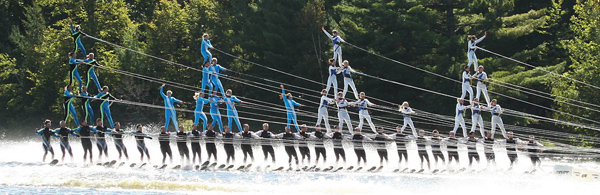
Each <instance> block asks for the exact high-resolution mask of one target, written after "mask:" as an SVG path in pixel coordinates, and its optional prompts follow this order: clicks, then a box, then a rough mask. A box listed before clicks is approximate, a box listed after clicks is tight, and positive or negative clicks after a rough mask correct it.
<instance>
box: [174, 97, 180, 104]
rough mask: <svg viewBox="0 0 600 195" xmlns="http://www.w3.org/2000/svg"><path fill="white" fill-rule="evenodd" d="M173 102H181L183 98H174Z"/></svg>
mask: <svg viewBox="0 0 600 195" xmlns="http://www.w3.org/2000/svg"><path fill="white" fill-rule="evenodd" d="M173 102H175V103H181V100H178V99H177V98H173Z"/></svg>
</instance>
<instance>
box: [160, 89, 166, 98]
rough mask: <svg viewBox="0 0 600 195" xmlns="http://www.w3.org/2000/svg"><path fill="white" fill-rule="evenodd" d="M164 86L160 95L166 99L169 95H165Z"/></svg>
mask: <svg viewBox="0 0 600 195" xmlns="http://www.w3.org/2000/svg"><path fill="white" fill-rule="evenodd" d="M163 88H164V87H160V95H161V96H162V97H163V99H166V98H167V96H166V95H165V93H164V92H163Z"/></svg>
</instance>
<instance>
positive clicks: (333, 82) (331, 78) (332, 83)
mask: <svg viewBox="0 0 600 195" xmlns="http://www.w3.org/2000/svg"><path fill="white" fill-rule="evenodd" d="M331 86H333V96H334V97H335V98H337V88H338V83H337V78H336V76H335V75H330V76H329V78H328V79H327V88H325V91H327V93H329V89H330V88H331Z"/></svg>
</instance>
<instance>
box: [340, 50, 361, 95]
mask: <svg viewBox="0 0 600 195" xmlns="http://www.w3.org/2000/svg"><path fill="white" fill-rule="evenodd" d="M355 73H357V72H356V71H354V69H352V68H351V67H350V65H349V63H348V60H344V68H343V69H342V75H343V76H344V94H343V96H342V97H345V96H346V93H347V92H348V86H350V87H351V88H352V91H353V92H354V98H356V99H357V100H358V92H357V90H356V85H354V80H352V75H354V74H355Z"/></svg>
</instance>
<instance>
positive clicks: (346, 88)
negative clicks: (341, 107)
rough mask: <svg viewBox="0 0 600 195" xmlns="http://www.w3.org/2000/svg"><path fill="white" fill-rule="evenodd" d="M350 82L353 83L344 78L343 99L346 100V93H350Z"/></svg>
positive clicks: (349, 79)
mask: <svg viewBox="0 0 600 195" xmlns="http://www.w3.org/2000/svg"><path fill="white" fill-rule="evenodd" d="M349 81H352V79H351V78H345V77H344V91H342V97H343V98H345V97H346V93H348V85H349Z"/></svg>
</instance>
